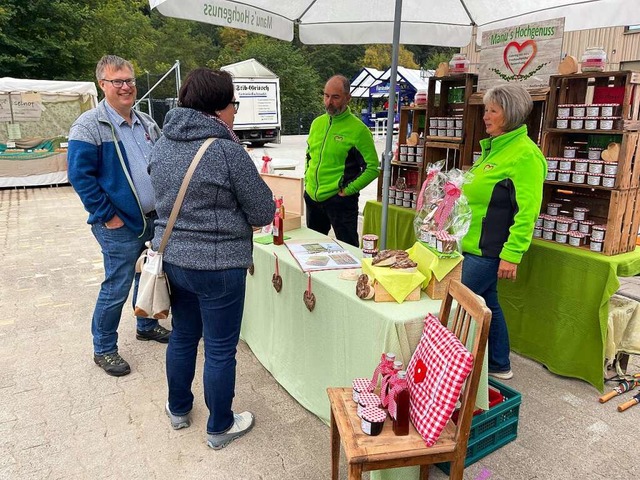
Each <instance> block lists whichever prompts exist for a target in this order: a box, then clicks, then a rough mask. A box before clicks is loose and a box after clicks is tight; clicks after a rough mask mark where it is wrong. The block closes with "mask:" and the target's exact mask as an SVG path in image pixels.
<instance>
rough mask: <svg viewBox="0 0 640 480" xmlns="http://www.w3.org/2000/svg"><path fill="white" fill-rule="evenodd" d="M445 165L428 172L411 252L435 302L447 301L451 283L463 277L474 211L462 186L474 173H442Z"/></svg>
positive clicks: (422, 191)
mask: <svg viewBox="0 0 640 480" xmlns="http://www.w3.org/2000/svg"><path fill="white" fill-rule="evenodd" d="M443 164H444V162H437V163H435V164H433V165H431V166H429V167H428V169H427V179H426V180H425V184H424V185H423V186H422V190H421V192H420V203H421V204H420V205H419V208H418V210H417V212H416V216H415V220H414V230H415V234H416V239H417V241H416V243H415V244H414V245H413V246H412V247H411V248H410V249H409V250H408V253H409V258H411V259H412V260H413V261H414V262H416V263H417V264H418V270H419V271H420V272H421V273H422V274H423V275H424V276H425V277H426V280H425V281H424V283H423V288H424V289H425V290H426V292H427V295H429V296H430V297H431V298H433V299H442V298H444V295H445V291H446V287H447V284H448V281H449V280H451V279H457V280H459V279H460V278H461V275H462V253H461V248H460V243H461V240H462V237H464V236H465V235H466V233H467V232H468V231H469V224H470V223H471V209H470V208H469V204H468V203H467V199H466V197H465V196H464V194H463V193H462V187H463V185H464V184H465V183H467V182H468V181H470V180H471V174H470V173H468V172H463V171H462V170H458V169H452V170H449V171H448V172H446V173H444V172H442V166H443Z"/></svg>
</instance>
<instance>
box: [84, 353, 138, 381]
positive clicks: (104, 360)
mask: <svg viewBox="0 0 640 480" xmlns="http://www.w3.org/2000/svg"><path fill="white" fill-rule="evenodd" d="M93 361H94V362H96V365H98V366H99V367H100V368H102V369H103V370H104V371H105V372H107V373H108V374H109V375H111V376H114V377H122V376H124V375H128V374H130V373H131V367H130V366H129V364H128V363H127V362H126V360H125V359H124V358H122V357H121V356H120V354H119V353H118V352H115V353H108V354H106V355H96V354H94V355H93Z"/></svg>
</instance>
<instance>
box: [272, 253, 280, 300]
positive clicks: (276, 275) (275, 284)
mask: <svg viewBox="0 0 640 480" xmlns="http://www.w3.org/2000/svg"><path fill="white" fill-rule="evenodd" d="M273 254H274V255H275V256H276V271H275V273H274V274H273V276H272V277H271V283H273V288H275V290H276V292H278V293H280V290H282V277H281V276H280V265H279V264H278V255H276V253H275V252H274V253H273Z"/></svg>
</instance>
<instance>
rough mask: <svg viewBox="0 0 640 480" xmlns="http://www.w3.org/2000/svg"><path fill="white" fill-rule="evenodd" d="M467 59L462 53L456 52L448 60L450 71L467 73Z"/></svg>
mask: <svg viewBox="0 0 640 480" xmlns="http://www.w3.org/2000/svg"><path fill="white" fill-rule="evenodd" d="M470 63H471V62H469V60H468V59H467V56H466V55H465V54H464V53H456V54H454V55H453V57H452V58H451V61H450V62H449V72H450V73H467V72H468V71H469V64H470Z"/></svg>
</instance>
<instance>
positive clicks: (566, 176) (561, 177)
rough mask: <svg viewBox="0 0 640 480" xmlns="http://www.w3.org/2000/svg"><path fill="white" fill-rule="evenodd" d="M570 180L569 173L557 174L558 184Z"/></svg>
mask: <svg viewBox="0 0 640 480" xmlns="http://www.w3.org/2000/svg"><path fill="white" fill-rule="evenodd" d="M570 180H571V173H570V172H568V171H567V172H558V181H559V182H568V181H570Z"/></svg>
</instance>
